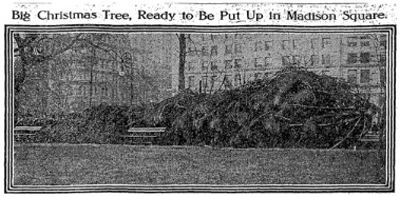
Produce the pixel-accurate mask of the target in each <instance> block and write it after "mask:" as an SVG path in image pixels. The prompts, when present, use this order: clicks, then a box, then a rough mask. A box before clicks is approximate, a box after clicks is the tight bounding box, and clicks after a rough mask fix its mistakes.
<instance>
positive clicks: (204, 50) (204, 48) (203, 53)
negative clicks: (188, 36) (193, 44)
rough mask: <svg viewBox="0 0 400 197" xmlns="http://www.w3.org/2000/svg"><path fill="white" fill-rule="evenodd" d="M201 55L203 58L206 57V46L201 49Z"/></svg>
mask: <svg viewBox="0 0 400 197" xmlns="http://www.w3.org/2000/svg"><path fill="white" fill-rule="evenodd" d="M201 54H202V55H203V56H208V47H206V46H203V47H201Z"/></svg>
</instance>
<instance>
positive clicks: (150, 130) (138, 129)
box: [128, 127, 166, 133]
mask: <svg viewBox="0 0 400 197" xmlns="http://www.w3.org/2000/svg"><path fill="white" fill-rule="evenodd" d="M165 129H166V128H165V127H132V128H130V129H129V130H128V132H130V133H163V132H165Z"/></svg>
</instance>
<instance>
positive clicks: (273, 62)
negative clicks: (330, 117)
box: [175, 33, 386, 102]
mask: <svg viewBox="0 0 400 197" xmlns="http://www.w3.org/2000/svg"><path fill="white" fill-rule="evenodd" d="M385 49H386V38H385V36H384V35H379V34H370V35H366V34H304V33H302V34H296V33H291V34H288V33H267V34H265V33H263V34H261V33H254V34H192V35H191V40H190V41H189V42H188V47H187V58H186V68H185V77H186V82H185V83H186V87H187V88H190V89H192V90H194V91H201V92H206V93H211V92H214V91H217V90H223V89H230V88H232V87H237V86H239V85H241V84H243V83H245V82H246V81H251V80H255V79H260V78H263V77H272V76H273V75H274V73H275V72H277V71H278V70H281V69H282V68H284V67H286V66H299V67H305V68H306V69H307V70H310V71H313V72H316V73H317V74H326V75H329V76H335V77H339V78H343V79H345V80H348V81H352V82H356V83H357V84H359V85H360V87H361V89H362V91H364V92H365V93H368V94H370V95H371V97H374V98H372V100H373V102H377V99H378V98H377V96H379V95H380V94H382V87H380V86H381V76H382V69H385V65H386V62H385V60H383V61H382V58H385V56H386V50H385ZM352 58H353V59H352ZM175 79H176V78H175ZM176 83H177V82H175V84H176ZM383 89H384V88H383Z"/></svg>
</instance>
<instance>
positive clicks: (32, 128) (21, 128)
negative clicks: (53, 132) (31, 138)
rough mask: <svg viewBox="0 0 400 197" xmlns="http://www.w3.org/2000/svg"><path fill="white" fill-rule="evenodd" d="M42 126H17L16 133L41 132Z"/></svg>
mask: <svg viewBox="0 0 400 197" xmlns="http://www.w3.org/2000/svg"><path fill="white" fill-rule="evenodd" d="M41 128H42V127H41V126H16V127H15V128H14V131H39V130H40V129H41Z"/></svg>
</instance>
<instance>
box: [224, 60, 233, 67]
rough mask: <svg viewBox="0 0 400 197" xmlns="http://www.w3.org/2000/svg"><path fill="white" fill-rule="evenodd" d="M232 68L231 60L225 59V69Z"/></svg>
mask: <svg viewBox="0 0 400 197" xmlns="http://www.w3.org/2000/svg"><path fill="white" fill-rule="evenodd" d="M231 68H232V60H225V69H231Z"/></svg>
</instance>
